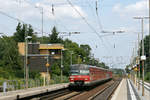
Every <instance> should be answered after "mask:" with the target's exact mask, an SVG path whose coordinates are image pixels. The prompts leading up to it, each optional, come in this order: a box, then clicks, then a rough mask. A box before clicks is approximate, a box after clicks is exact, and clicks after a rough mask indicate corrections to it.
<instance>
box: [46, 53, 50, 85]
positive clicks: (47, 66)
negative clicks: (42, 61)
mask: <svg viewBox="0 0 150 100" xmlns="http://www.w3.org/2000/svg"><path fill="white" fill-rule="evenodd" d="M45 66H46V69H47V85H49V78H48V75H49V67H50V64H49V55H48V56H47V62H46V65H45Z"/></svg>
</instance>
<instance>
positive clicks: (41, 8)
mask: <svg viewBox="0 0 150 100" xmlns="http://www.w3.org/2000/svg"><path fill="white" fill-rule="evenodd" d="M35 7H36V8H39V9H40V10H41V15H42V16H41V18H42V22H41V31H42V41H43V7H41V6H40V4H39V3H37V4H36V6H35Z"/></svg>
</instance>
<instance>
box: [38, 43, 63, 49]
mask: <svg viewBox="0 0 150 100" xmlns="http://www.w3.org/2000/svg"><path fill="white" fill-rule="evenodd" d="M39 49H64V45H62V44H40V46H39Z"/></svg>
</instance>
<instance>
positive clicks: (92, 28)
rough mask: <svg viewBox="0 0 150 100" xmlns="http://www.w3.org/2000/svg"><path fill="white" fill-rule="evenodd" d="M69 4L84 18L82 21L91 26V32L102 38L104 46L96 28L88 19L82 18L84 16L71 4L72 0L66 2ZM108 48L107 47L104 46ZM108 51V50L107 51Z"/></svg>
mask: <svg viewBox="0 0 150 100" xmlns="http://www.w3.org/2000/svg"><path fill="white" fill-rule="evenodd" d="M66 1H67V2H68V4H70V6H71V7H72V8H73V9H74V10H75V11H76V12H77V13H78V14H79V15H80V17H81V18H82V20H83V21H84V22H85V23H86V24H87V25H88V26H89V28H90V29H91V30H93V32H94V33H95V34H96V35H97V36H98V37H99V38H100V40H101V41H102V42H103V45H104V41H103V39H102V38H101V36H100V35H99V33H98V32H97V31H96V30H95V28H94V27H93V26H92V25H91V24H90V23H89V22H88V21H87V20H86V18H85V17H84V16H82V14H81V13H80V12H79V11H78V10H77V9H76V8H75V7H74V5H73V4H72V3H71V1H70V0H66ZM104 46H105V47H106V48H107V46H106V45H104ZM107 50H108V49H107Z"/></svg>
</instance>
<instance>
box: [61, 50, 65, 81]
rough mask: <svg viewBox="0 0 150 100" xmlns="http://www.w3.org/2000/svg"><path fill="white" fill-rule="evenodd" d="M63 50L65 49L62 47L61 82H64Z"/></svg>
mask: <svg viewBox="0 0 150 100" xmlns="http://www.w3.org/2000/svg"><path fill="white" fill-rule="evenodd" d="M63 51H64V49H61V82H63V68H64V66H63Z"/></svg>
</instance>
